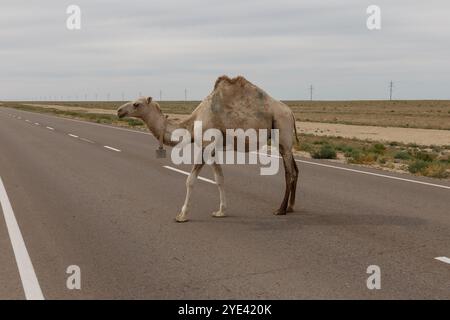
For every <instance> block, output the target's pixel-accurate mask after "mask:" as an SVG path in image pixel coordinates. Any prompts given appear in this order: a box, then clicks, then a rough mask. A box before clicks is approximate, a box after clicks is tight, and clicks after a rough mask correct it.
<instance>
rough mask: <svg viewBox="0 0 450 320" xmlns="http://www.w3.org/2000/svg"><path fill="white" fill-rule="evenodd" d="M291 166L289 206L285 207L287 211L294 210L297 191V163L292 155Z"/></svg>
mask: <svg viewBox="0 0 450 320" xmlns="http://www.w3.org/2000/svg"><path fill="white" fill-rule="evenodd" d="M292 166H293V168H294V171H293V172H292V174H293V179H292V184H291V197H290V198H289V206H288V208H287V212H293V211H294V205H295V193H296V191H297V180H298V167H297V163H296V162H295V159H294V157H292Z"/></svg>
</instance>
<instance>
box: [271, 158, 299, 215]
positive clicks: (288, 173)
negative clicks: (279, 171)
mask: <svg viewBox="0 0 450 320" xmlns="http://www.w3.org/2000/svg"><path fill="white" fill-rule="evenodd" d="M280 151H281V156H282V157H283V163H284V177H285V180H286V190H285V192H284V198H283V201H282V202H281V205H280V208H279V209H278V210H276V211H275V212H274V214H276V215H285V214H286V212H287V206H288V201H289V196H290V194H291V190H292V183H293V181H294V171H295V169H294V166H293V156H292V151H290V150H289V151H284V152H283V151H282V150H280Z"/></svg>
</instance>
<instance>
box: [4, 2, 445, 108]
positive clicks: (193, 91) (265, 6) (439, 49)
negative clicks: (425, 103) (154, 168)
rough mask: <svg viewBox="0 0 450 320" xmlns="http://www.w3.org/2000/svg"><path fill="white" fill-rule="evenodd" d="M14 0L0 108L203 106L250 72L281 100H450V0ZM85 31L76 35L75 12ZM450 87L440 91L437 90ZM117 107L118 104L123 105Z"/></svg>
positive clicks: (7, 23) (7, 21)
mask: <svg viewBox="0 0 450 320" xmlns="http://www.w3.org/2000/svg"><path fill="white" fill-rule="evenodd" d="M376 2H377V4H378V5H379V6H380V7H381V9H382V23H383V24H382V30H380V31H368V30H367V28H366V27H365V21H366V17H367V15H366V13H365V9H366V8H367V6H368V5H370V4H372V2H369V1H360V0H345V1H298V0H297V1H289V0H279V1H267V0H259V1H237V0H231V1H211V0H207V1H206V0H189V1H173V0H169V1H168V0H165V1H138V0H131V1H126V2H125V1H118V0H113V1H92V0H90V1H88V0H81V1H73V2H72V1H70V2H68V1H60V0H43V1H39V2H31V3H30V2H29V1H23V0H18V1H17V0H16V1H12V0H7V1H6V2H4V3H2V11H1V13H0V15H1V16H0V69H1V70H2V72H1V74H0V99H3V98H5V99H26V98H29V99H32V98H35V97H39V96H61V95H64V96H68V95H71V96H75V95H76V92H78V94H79V96H81V95H82V93H83V92H87V93H93V92H94V91H97V92H103V93H105V92H113V93H114V92H115V93H117V92H120V93H121V92H125V94H126V95H127V97H129V98H130V99H131V98H132V97H134V96H135V95H136V94H137V92H139V91H141V92H146V91H148V92H149V94H150V93H151V92H153V93H152V94H154V93H155V92H158V91H159V89H160V88H161V89H163V90H164V91H165V92H166V94H165V97H166V98H167V99H182V98H183V96H184V88H185V87H188V88H189V92H190V96H191V97H192V98H196V99H201V98H202V97H203V96H205V95H206V94H207V93H208V92H209V91H210V89H211V85H212V83H213V82H214V80H215V78H216V77H217V76H219V75H221V74H223V73H229V74H230V75H235V74H243V75H244V76H247V77H248V78H249V79H250V80H252V81H254V82H256V83H258V84H260V85H261V86H263V87H264V88H265V89H266V90H267V91H269V92H270V93H273V95H275V96H276V97H278V98H283V99H304V98H306V97H307V90H306V88H307V86H308V85H309V84H310V83H314V85H315V86H316V88H317V97H318V98H321V99H363V98H366V99H372V98H374V99H377V98H385V97H386V92H387V90H386V86H387V82H388V81H390V80H391V79H392V80H394V81H395V82H396V83H397V84H398V94H399V96H398V97H400V98H410V99H415V98H441V99H443V98H450V97H449V91H448V90H447V87H448V86H449V85H450V77H449V71H450V62H449V61H448V56H449V53H450V44H449V43H450V41H449V40H450V39H449V37H450V28H449V27H450V22H449V21H448V19H447V17H446V12H448V9H450V3H448V1H445V0H434V1H431V2H430V1H429V2H427V3H425V2H422V1H418V0H417V1H395V3H394V2H393V1H388V0H380V1H376ZM73 3H75V4H78V5H79V6H80V7H81V10H82V30H80V31H68V30H66V28H65V21H66V17H67V15H66V13H65V10H66V8H67V6H68V5H69V4H73ZM436 82H438V83H439V85H437V86H436V85H435V83H436ZM116 98H117V97H116Z"/></svg>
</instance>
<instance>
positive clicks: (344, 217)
mask: <svg viewBox="0 0 450 320" xmlns="http://www.w3.org/2000/svg"><path fill="white" fill-rule="evenodd" d="M156 146H157V143H156V141H155V139H154V138H153V137H152V136H150V135H148V134H145V133H142V132H135V131H131V130H126V129H120V128H115V127H109V126H104V125H97V124H93V123H87V122H81V121H74V120H69V119H63V118H58V117H54V116H49V115H42V114H36V113H29V112H24V111H19V110H14V109H8V108H4V107H0V177H1V181H2V182H1V183H0V199H1V202H2V203H1V204H2V206H1V207H2V208H3V209H0V212H3V214H2V215H0V257H1V259H0V298H1V299H25V298H28V299H39V298H45V299H81V298H87V299H94V298H99V299H103V298H113V299H118V298H131V299H134V298H151V299H152V298H153V299H165V298H173V299H200V298H201V299H211V298H214V299H217V298H222V299H236V298H257V299H260V298H261V299H264V298H274V299H279V298H284V299H311V298H312V299H314V298H326V299H335V298H338V299H346V298H356V299H359V298H368V299H379V298H385V299H392V298H446V299H449V298H450V264H449V262H450V259H448V258H449V257H450V183H449V182H448V181H439V180H434V179H427V178H418V177H413V176H409V175H398V174H391V173H385V172H382V171H377V170H371V169H365V168H360V167H354V166H346V165H340V164H335V163H332V162H327V161H311V160H305V159H298V161H299V163H298V164H299V168H300V179H299V187H298V190H297V199H298V200H297V206H296V212H294V213H291V214H288V215H287V216H274V215H272V214H271V212H272V211H273V210H274V209H276V208H277V206H278V205H279V203H280V201H281V198H282V193H283V190H284V182H283V179H284V175H283V173H282V171H281V172H280V173H279V174H278V175H276V176H260V175H259V167H258V166H256V165H253V166H251V165H247V166H242V165H240V166H231V165H230V166H226V167H225V168H224V173H225V187H226V191H227V195H228V202H229V208H228V214H229V217H227V218H223V219H215V218H212V217H211V213H212V212H213V211H215V210H217V208H218V202H219V196H218V190H217V188H216V186H215V185H214V184H212V183H210V181H209V180H208V179H212V170H211V169H210V168H205V169H204V170H203V171H202V173H201V175H202V177H204V178H205V180H200V181H198V182H197V184H196V186H195V190H194V195H193V206H192V213H191V215H190V219H191V221H190V222H189V223H185V224H177V223H175V222H174V217H175V215H176V214H177V213H178V212H179V210H180V207H181V205H182V203H183V200H184V196H185V179H186V176H185V175H184V174H183V173H180V172H177V171H174V170H170V169H168V168H166V167H165V166H169V167H173V168H176V169H178V170H182V171H189V166H177V167H175V166H174V165H173V164H172V163H171V162H170V158H167V159H156V157H155V149H156ZM436 258H439V259H436ZM74 265H75V266H78V267H79V268H80V270H81V289H80V290H76V289H75V290H69V289H68V288H67V285H66V281H67V279H68V277H69V276H70V275H71V274H68V273H66V271H67V268H68V267H69V266H74ZM372 265H376V266H378V267H379V268H380V271H381V289H379V290H376V289H375V290H369V289H368V288H367V284H366V282H367V278H368V277H369V276H370V274H368V273H367V268H368V267H369V266H372Z"/></svg>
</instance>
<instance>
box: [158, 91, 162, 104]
mask: <svg viewBox="0 0 450 320" xmlns="http://www.w3.org/2000/svg"><path fill="white" fill-rule="evenodd" d="M159 101H162V90H159Z"/></svg>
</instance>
